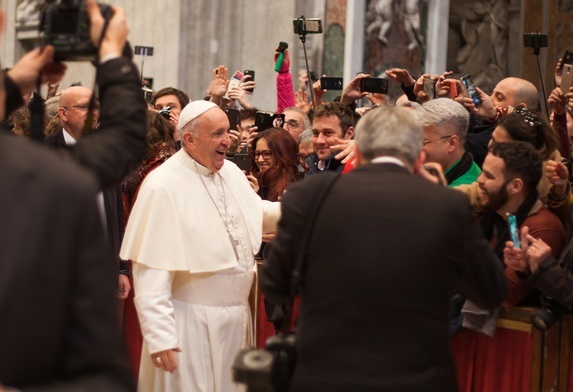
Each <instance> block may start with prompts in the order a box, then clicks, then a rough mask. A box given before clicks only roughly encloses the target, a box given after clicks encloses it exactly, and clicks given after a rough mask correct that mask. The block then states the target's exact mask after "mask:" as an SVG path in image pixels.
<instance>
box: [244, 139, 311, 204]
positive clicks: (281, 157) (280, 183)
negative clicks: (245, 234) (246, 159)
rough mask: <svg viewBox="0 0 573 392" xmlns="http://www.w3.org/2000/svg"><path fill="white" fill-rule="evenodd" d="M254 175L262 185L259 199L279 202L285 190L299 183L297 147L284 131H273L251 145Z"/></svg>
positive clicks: (260, 185)
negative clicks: (292, 184)
mask: <svg viewBox="0 0 573 392" xmlns="http://www.w3.org/2000/svg"><path fill="white" fill-rule="evenodd" d="M252 146H253V149H252V152H251V172H252V174H253V175H254V176H255V177H256V178H257V180H258V182H259V192H258V193H259V196H261V198H262V199H264V200H269V201H277V200H278V199H279V196H280V195H281V194H282V193H283V192H284V191H285V189H286V187H287V186H288V185H290V184H291V183H293V182H295V181H297V180H298V179H299V178H300V176H299V172H298V166H297V163H298V155H297V154H298V145H297V143H296V142H295V141H294V139H293V138H292V136H291V135H290V134H289V133H288V132H285V130H284V129H282V128H270V129H267V130H266V131H264V132H261V133H259V134H258V135H257V136H256V137H255V138H254V139H253V141H252Z"/></svg>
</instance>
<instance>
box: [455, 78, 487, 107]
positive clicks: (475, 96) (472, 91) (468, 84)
mask: <svg viewBox="0 0 573 392" xmlns="http://www.w3.org/2000/svg"><path fill="white" fill-rule="evenodd" d="M460 80H461V82H462V84H463V85H464V87H465V88H466V90H467V91H468V95H469V96H470V98H471V99H472V102H473V103H474V105H475V106H476V107H477V106H480V105H481V104H482V100H481V98H480V96H479V93H478V91H477V90H476V86H475V85H474V82H473V80H472V77H471V75H465V76H462V77H461V78H460Z"/></svg>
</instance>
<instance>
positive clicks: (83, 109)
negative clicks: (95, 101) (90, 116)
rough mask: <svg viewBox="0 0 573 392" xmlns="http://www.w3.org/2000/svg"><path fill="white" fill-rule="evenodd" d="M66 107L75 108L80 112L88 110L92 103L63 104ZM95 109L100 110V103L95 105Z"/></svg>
mask: <svg viewBox="0 0 573 392" xmlns="http://www.w3.org/2000/svg"><path fill="white" fill-rule="evenodd" d="M62 107H63V108H64V109H69V108H74V109H77V110H79V111H80V112H87V111H88V109H89V107H90V105H72V106H62ZM93 110H94V111H96V112H99V105H96V106H94V108H93Z"/></svg>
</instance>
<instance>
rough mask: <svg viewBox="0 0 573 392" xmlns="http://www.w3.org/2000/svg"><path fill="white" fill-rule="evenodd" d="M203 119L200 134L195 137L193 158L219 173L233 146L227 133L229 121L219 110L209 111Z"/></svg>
mask: <svg viewBox="0 0 573 392" xmlns="http://www.w3.org/2000/svg"><path fill="white" fill-rule="evenodd" d="M201 117H202V118H201V119H200V123H199V124H198V128H199V129H198V134H196V135H194V136H193V143H192V145H193V148H192V152H191V156H192V157H193V159H195V160H196V161H197V162H199V163H200V164H201V165H203V166H205V167H206V168H207V169H209V170H211V171H219V170H220V169H221V168H222V167H223V164H224V163H225V156H226V154H227V150H228V149H229V146H230V145H231V139H230V138H229V134H228V132H227V130H228V129H229V120H228V119H227V115H226V114H225V112H223V111H222V110H221V109H219V108H212V109H209V110H207V111H206V112H205V113H204V114H203V115H202V116H201Z"/></svg>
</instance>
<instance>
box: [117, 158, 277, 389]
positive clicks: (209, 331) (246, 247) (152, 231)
mask: <svg viewBox="0 0 573 392" xmlns="http://www.w3.org/2000/svg"><path fill="white" fill-rule="evenodd" d="M279 216H280V205H279V203H270V202H268V201H263V200H261V199H260V197H259V196H258V195H257V194H256V193H255V192H254V191H253V190H252V189H251V187H250V185H249V183H248V181H247V179H246V177H245V175H244V174H243V173H242V172H241V171H240V169H239V168H238V167H237V166H236V165H235V164H234V163H232V162H225V164H224V165H223V167H222V168H221V170H220V171H219V172H217V173H214V172H210V171H209V170H208V169H207V168H206V167H204V166H201V165H200V164H199V163H197V162H195V161H194V160H193V159H192V158H191V157H190V156H189V155H188V154H187V153H186V152H185V151H184V150H183V149H181V150H180V151H179V152H178V153H176V154H175V155H174V156H173V157H171V158H170V159H169V160H167V161H166V162H165V163H164V164H163V165H161V166H160V167H159V168H157V169H155V170H154V171H153V172H151V173H150V174H149V175H148V176H147V178H146V179H145V181H144V182H143V184H142V186H141V189H140V191H139V195H138V197H137V201H136V203H135V205H134V207H133V210H132V211H131V214H130V217H129V222H128V225H127V228H126V232H125V237H124V239H123V245H122V248H121V252H120V255H121V257H122V258H123V259H126V260H127V259H130V260H132V261H134V263H133V278H134V290H135V306H136V308H137V313H138V317H139V322H140V324H141V330H142V333H143V337H144V343H143V351H142V356H141V367H140V372H139V384H138V385H139V386H138V389H139V391H142V392H145V391H170V392H171V391H193V392H197V391H209V392H211V391H215V392H219V391H220V392H227V391H235V390H239V389H238V386H236V384H234V383H233V381H232V375H231V366H232V364H233V361H234V358H235V356H236V354H237V353H238V352H239V350H240V349H241V348H245V347H246V346H247V344H249V342H250V339H251V319H250V311H249V305H248V296H249V293H250V289H251V285H252V282H253V278H254V276H255V271H256V264H255V261H254V255H255V254H256V252H257V251H258V249H259V247H260V243H261V236H262V233H263V232H265V233H266V232H270V231H274V230H275V229H276V223H277V221H278V218H279ZM176 347H180V348H181V349H182V352H181V353H175V356H176V358H177V362H178V367H179V368H178V370H177V371H176V372H174V373H173V374H171V373H168V372H165V371H163V370H161V369H159V368H156V367H155V366H154V365H153V363H152V362H151V361H152V359H151V356H150V354H151V353H156V352H159V351H164V350H167V349H171V348H176Z"/></svg>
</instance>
